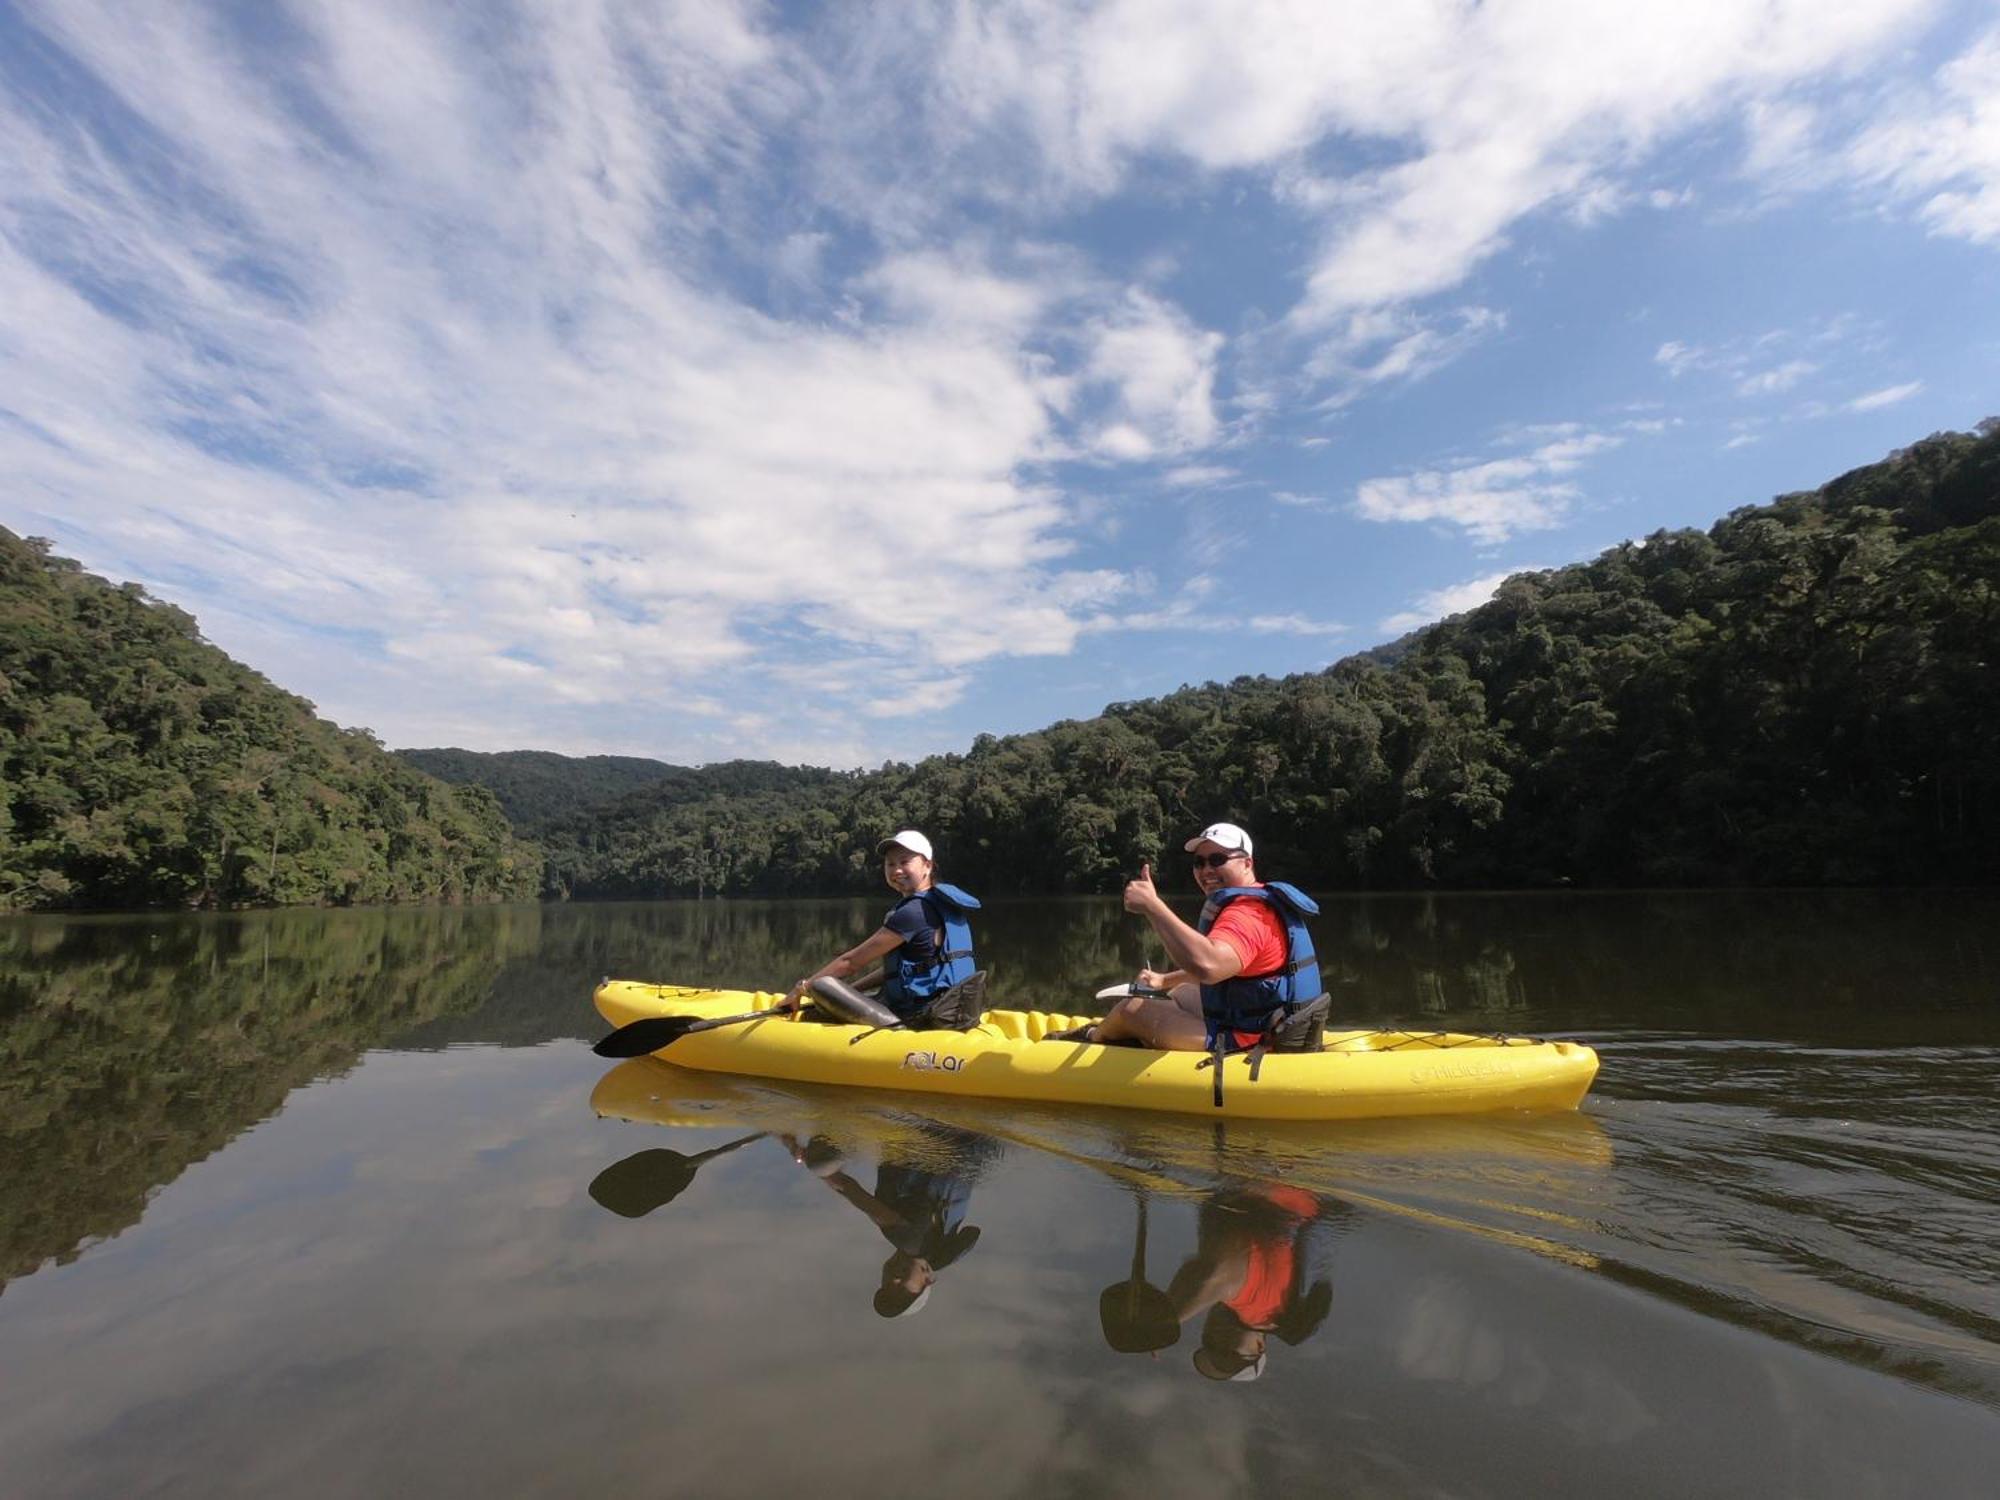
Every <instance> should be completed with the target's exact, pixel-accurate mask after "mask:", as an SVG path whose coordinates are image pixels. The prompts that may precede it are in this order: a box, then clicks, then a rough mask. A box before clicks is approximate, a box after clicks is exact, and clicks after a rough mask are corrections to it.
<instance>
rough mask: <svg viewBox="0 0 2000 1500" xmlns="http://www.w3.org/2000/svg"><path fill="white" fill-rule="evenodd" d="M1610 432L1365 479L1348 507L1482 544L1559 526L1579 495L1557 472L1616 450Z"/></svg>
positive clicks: (1372, 518)
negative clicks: (1452, 530)
mask: <svg viewBox="0 0 2000 1500" xmlns="http://www.w3.org/2000/svg"><path fill="white" fill-rule="evenodd" d="M1623 441H1624V439H1623V438H1621V437H1619V436H1617V435H1615V434H1611V433H1581V434H1578V435H1576V436H1572V437H1564V438H1560V439H1558V440H1557V441H1555V442H1552V443H1548V444H1545V445H1544V446H1542V447H1540V448H1538V449H1536V450H1534V451H1533V452H1532V453H1529V454H1526V455H1523V456H1520V457H1514V458H1498V459H1491V460H1488V461H1486V462H1484V463H1467V464H1460V465H1456V466H1453V467H1450V468H1442V469H1427V470H1422V471H1419V472H1418V473H1415V474H1402V475H1394V476H1390V477H1386V478H1380V479H1366V480H1363V481H1362V482H1361V484H1360V486H1359V487H1358V488H1357V489H1356V490H1355V498H1354V512H1355V514H1356V515H1358V516H1360V517H1361V518H1362V519H1363V520H1368V521H1405V522H1409V521H1418V522H1423V521H1443V522H1446V523H1448V524H1450V525H1453V526H1457V527H1459V528H1460V529H1461V530H1463V531H1465V532H1466V533H1467V534H1468V535H1469V536H1471V537H1472V538H1473V539H1474V540H1475V541H1478V542H1481V543H1485V544H1488V545H1492V544H1497V543H1499V542H1503V541H1505V540H1506V539H1507V538H1508V537H1510V536H1512V535H1514V534H1515V533H1516V532H1520V531H1546V530H1550V529H1552V528H1554V527H1556V526H1559V525H1561V524H1562V522H1563V520H1564V519H1565V518H1566V517H1567V515H1568V514H1569V511H1570V509H1571V508H1572V507H1573V506H1574V505H1575V503H1576V502H1577V500H1578V499H1579V498H1580V497H1581V494H1582V492H1581V491H1580V490H1579V489H1578V488H1577V487H1576V486H1575V485H1574V484H1572V483H1570V482H1569V481H1568V480H1566V479H1564V478H1562V477H1561V476H1563V475H1566V474H1570V473H1572V472H1574V471H1575V470H1576V469H1577V468H1579V467H1580V466H1581V465H1582V464H1583V462H1584V461H1585V460H1586V459H1588V458H1591V457H1593V456H1595V455H1596V454H1598V453H1602V452H1604V451H1606V450H1607V449H1611V448H1615V447H1617V446H1618V445H1619V444H1620V443H1621V442H1623Z"/></svg>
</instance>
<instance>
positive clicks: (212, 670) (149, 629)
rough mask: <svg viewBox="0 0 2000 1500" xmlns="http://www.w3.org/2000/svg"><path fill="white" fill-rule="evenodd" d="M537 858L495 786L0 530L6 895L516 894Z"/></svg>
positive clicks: (358, 898)
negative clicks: (450, 776) (342, 720)
mask: <svg viewBox="0 0 2000 1500" xmlns="http://www.w3.org/2000/svg"><path fill="white" fill-rule="evenodd" d="M540 870H541V856H540V854H539V852H537V851H536V850H534V849H532V848H529V847H526V846H523V845H521V844H519V843H517V842H516V841H515V839H514V837H513V834H512V833H511V831H510V830H509V828H508V826H507V821H506V819H505V817H504V816H503V815H502V814H501V811H500V807H499V804H498V803H497V802H495V801H494V799H493V796H492V794H491V793H489V792H487V791H486V790H484V789H483V788H479V787H452V786H447V785H446V784H445V783H443V782H441V781H438V780H437V779H435V778H434V777H430V776H426V775H424V774H423V773H422V772H421V771H419V770H417V769H416V768H415V767H413V766H410V765H408V764H406V763H405V762H403V761H401V760H399V759H397V758H396V757H395V756H393V755H391V754H390V753H389V752H388V751H386V750H384V749H383V748H382V747H381V745H380V744H378V743H377V742H376V741H375V739H374V738H373V737H372V736H371V735H369V734H367V733H366V732H364V731H356V730H344V729H341V728H339V727H337V726H335V725H333V724H330V723H328V722H327V721H325V720H324V719H321V718H319V717H317V716H316V715H315V714H314V713H313V708H312V705H311V704H310V703H308V702H306V701H305V700H304V699H303V698H297V697H294V696H293V695H292V694H290V693H286V692H283V691H281V690H280V689H278V688H276V687H274V686H273V685H272V684H271V683H270V682H268V681H266V680H265V679H264V678H263V677H261V676H259V675H258V674H257V673H255V672H253V671H251V670H250V669H249V668H248V667H245V666H243V665H241V664H240V663H238V662H235V661H232V660H231V659H230V658H229V657H228V656H227V655H225V654H224V653H223V652H222V651H220V650H218V649H217V648H216V647H214V646H212V645H210V644H209V643H208V642H207V641H205V640H203V639H202V638H201V635H200V633H199V631H197V630H196V628H195V622H194V621H193V619H191V618H190V617H189V616H188V615H186V614H185V613H183V612H182V611H180V610H178V609H175V608H174V607H173V606H172V605H169V604H162V603H159V602H157V601H155V600H152V599H149V598H148V597H147V596H146V594H145V591H144V590H142V589H141V588H139V587H138V586H137V585H136V584H126V585H124V586H123V587H122V588H121V587H113V586H112V585H111V584H109V583H106V582H105V581H104V580H103V579H101V578H95V577H92V576H91V575H89V574H87V573H85V572H84V571H83V570H82V569H81V568H79V567H78V566H77V565H76V564H75V563H73V562H71V561H69V560H67V559H65V558H60V557H55V556H52V555H50V553H49V550H48V548H47V546H46V544H44V543H41V542H38V541H35V540H32V539H30V540H23V539H22V538H20V537H17V536H15V535H14V534H13V533H12V532H10V531H7V530H5V529H4V528H0V908H7V907H15V908H19V907H60V906H118V907H143V906H194V907H201V906H242V905H310V904H330V903H351V902H385V901H465V900H500V899H518V898H521V897H528V896H533V895H534V894H535V892H536V889H537V885H538V881H539V873H540Z"/></svg>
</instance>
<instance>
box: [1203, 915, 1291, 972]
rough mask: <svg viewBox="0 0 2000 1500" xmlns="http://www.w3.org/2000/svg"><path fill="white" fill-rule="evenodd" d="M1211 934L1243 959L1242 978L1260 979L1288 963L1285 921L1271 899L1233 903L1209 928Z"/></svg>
mask: <svg viewBox="0 0 2000 1500" xmlns="http://www.w3.org/2000/svg"><path fill="white" fill-rule="evenodd" d="M1208 937H1209V941H1210V942H1215V943H1227V944H1229V946H1230V947H1231V948H1233V949H1234V950H1235V952H1236V956H1237V957H1238V958H1240V959H1242V960H1243V967H1242V968H1241V969H1239V970H1238V971H1237V975H1238V977H1239V978H1242V979H1256V978H1258V977H1259V976H1261V975H1264V974H1275V973H1277V972H1278V970H1280V969H1282V968H1284V966H1285V924H1284V923H1283V922H1281V921H1279V920H1278V914H1277V913H1276V912H1275V911H1273V910H1271V903H1270V902H1268V901H1258V900H1256V899H1254V898H1252V897H1248V896H1245V897H1240V898H1238V899H1237V900H1235V901H1232V902H1230V903H1229V904H1228V905H1227V906H1225V907H1223V908H1222V915H1221V916H1219V917H1217V918H1216V919H1215V925H1214V926H1213V927H1211V928H1209V929H1208Z"/></svg>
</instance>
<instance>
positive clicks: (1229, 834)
mask: <svg viewBox="0 0 2000 1500" xmlns="http://www.w3.org/2000/svg"><path fill="white" fill-rule="evenodd" d="M899 837H900V835H899ZM1203 843H1209V844H1220V845H1222V847H1223V848H1225V849H1241V850H1242V851H1243V853H1244V854H1245V855H1246V856H1247V855H1248V854H1249V853H1250V835H1249V834H1247V833H1245V832H1244V831H1243V830H1242V829H1240V828H1238V827H1237V826H1236V825H1235V824H1234V823H1211V824H1209V825H1208V827H1206V828H1204V829H1202V831H1201V832H1200V833H1197V834H1196V835H1195V836H1194V837H1193V838H1191V839H1189V840H1188V841H1187V842H1186V843H1185V844H1183V845H1182V846H1181V847H1182V848H1183V849H1186V850H1187V851H1188V852H1189V853H1190V854H1192V853H1193V852H1194V850H1195V848H1196V847H1197V846H1198V845H1200V844H1203Z"/></svg>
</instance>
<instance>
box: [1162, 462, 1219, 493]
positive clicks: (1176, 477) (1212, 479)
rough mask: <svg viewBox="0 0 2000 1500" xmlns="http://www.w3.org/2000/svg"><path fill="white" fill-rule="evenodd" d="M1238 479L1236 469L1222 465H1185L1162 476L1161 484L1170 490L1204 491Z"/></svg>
mask: <svg viewBox="0 0 2000 1500" xmlns="http://www.w3.org/2000/svg"><path fill="white" fill-rule="evenodd" d="M1235 477H1236V471H1235V470H1234V469H1227V468H1224V467H1222V466H1221V465H1220V464H1184V465H1182V466H1181V467H1180V468H1177V469H1169V470H1167V472H1166V473H1165V474H1164V475H1162V476H1161V482H1162V483H1164V484H1166V485H1167V486H1168V487H1169V488H1170V489H1177V490H1188V489H1202V488H1206V487H1208V486H1210V485H1217V484H1224V483H1227V482H1228V481H1229V480H1232V479H1234V478H1235Z"/></svg>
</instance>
